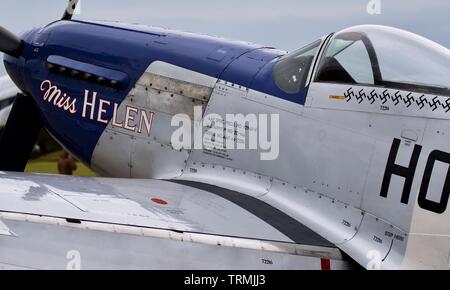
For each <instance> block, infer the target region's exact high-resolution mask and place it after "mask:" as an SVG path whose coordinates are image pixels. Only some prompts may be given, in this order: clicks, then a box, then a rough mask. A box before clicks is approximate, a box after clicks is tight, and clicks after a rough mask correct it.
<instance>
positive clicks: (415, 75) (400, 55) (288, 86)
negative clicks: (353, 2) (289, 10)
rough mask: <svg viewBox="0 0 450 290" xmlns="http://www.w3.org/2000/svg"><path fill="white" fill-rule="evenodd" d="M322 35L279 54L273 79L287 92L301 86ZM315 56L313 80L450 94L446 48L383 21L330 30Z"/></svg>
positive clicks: (321, 41) (449, 72)
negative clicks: (280, 55) (284, 53)
mask: <svg viewBox="0 0 450 290" xmlns="http://www.w3.org/2000/svg"><path fill="white" fill-rule="evenodd" d="M322 43H323V39H322V40H318V41H315V42H313V43H312V44H310V45H307V46H305V47H303V48H301V49H299V50H296V51H294V52H292V53H289V54H287V55H285V56H283V57H282V58H280V59H279V60H278V62H277V63H276V65H275V67H274V80H275V83H276V84H277V86H278V87H279V88H280V89H281V90H283V91H284V92H286V93H290V94H295V93H298V92H300V91H301V90H302V89H303V88H305V87H306V86H307V85H308V84H307V75H308V73H309V72H310V70H311V69H312V67H313V59H314V58H315V57H316V56H317V54H318V53H319V51H320V47H321V45H322ZM322 50H323V51H324V52H323V53H321V54H322V55H321V56H320V59H319V60H318V69H317V70H316V74H315V76H314V79H313V80H314V81H315V82H328V83H342V84H353V85H365V86H377V87H386V88H393V89H399V90H408V91H414V92H420V93H424V94H437V95H445V96H450V50H449V49H447V48H445V47H443V46H441V45H439V44H437V43H435V42H433V41H431V40H428V39H426V38H424V37H421V36H418V35H416V34H413V33H410V32H407V31H404V30H401V29H397V28H392V27H386V26H378V25H363V26H355V27H351V28H348V29H345V30H342V31H340V32H338V33H335V34H333V35H332V36H331V39H330V40H328V41H327V42H326V44H325V47H324V49H322Z"/></svg>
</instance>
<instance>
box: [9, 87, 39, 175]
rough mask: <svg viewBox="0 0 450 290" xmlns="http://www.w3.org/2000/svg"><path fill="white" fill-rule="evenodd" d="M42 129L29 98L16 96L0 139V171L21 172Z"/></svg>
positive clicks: (34, 104) (36, 108)
mask: <svg viewBox="0 0 450 290" xmlns="http://www.w3.org/2000/svg"><path fill="white" fill-rule="evenodd" d="M41 128H42V124H41V121H40V119H39V108H38V107H37V105H36V103H35V102H34V100H33V99H32V98H31V96H27V95H23V94H18V95H17V98H16V100H15V102H14V105H13V108H12V110H11V113H10V115H9V119H8V122H7V123H6V126H5V128H4V130H3V134H2V136H1V139H0V170H1V171H12V172H23V171H24V170H25V167H26V165H27V162H28V159H29V157H30V155H31V152H32V151H33V147H34V145H35V144H36V140H37V138H38V135H39V131H40V130H41Z"/></svg>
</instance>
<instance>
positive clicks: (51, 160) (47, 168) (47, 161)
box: [25, 151, 96, 177]
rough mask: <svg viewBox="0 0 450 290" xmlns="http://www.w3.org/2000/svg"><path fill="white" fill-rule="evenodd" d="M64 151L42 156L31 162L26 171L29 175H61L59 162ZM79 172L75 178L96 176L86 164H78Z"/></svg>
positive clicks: (75, 174)
mask: <svg viewBox="0 0 450 290" xmlns="http://www.w3.org/2000/svg"><path fill="white" fill-rule="evenodd" d="M61 154H62V151H59V152H54V153H50V154H47V155H44V156H41V157H39V158H37V159H33V160H30V161H29V162H28V165H27V167H26V169H25V172H28V173H45V174H59V172H58V160H59V157H60V156H61ZM77 167H78V168H77V170H76V171H75V172H74V174H73V175H74V176H90V177H92V176H96V174H95V173H94V172H92V170H90V169H89V168H87V167H86V166H85V165H84V164H82V163H80V162H77Z"/></svg>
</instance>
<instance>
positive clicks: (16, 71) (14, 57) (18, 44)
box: [0, 27, 39, 92]
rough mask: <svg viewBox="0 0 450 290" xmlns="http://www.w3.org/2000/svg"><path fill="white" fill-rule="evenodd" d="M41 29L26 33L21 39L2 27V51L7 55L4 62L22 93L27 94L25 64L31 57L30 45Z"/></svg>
mask: <svg viewBox="0 0 450 290" xmlns="http://www.w3.org/2000/svg"><path fill="white" fill-rule="evenodd" d="M37 31H39V29H33V30H30V31H28V32H26V33H24V34H23V35H22V36H21V37H20V38H19V37H17V36H15V35H14V34H12V33H11V32H9V31H7V30H6V29H4V28H2V27H0V40H1V41H2V42H3V43H2V45H0V51H2V52H4V53H5V56H4V58H3V62H4V64H5V68H6V71H7V73H8V75H9V76H10V77H11V79H12V80H13V81H14V83H15V84H16V85H17V87H19V88H20V89H21V90H22V91H24V92H27V91H28V90H27V88H26V85H25V75H24V74H25V64H26V61H27V59H28V58H29V57H30V45H29V44H30V43H32V40H33V38H35V37H36V35H37Z"/></svg>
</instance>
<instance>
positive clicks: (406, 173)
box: [380, 139, 422, 204]
mask: <svg viewBox="0 0 450 290" xmlns="http://www.w3.org/2000/svg"><path fill="white" fill-rule="evenodd" d="M400 143H401V141H400V140H399V139H394V142H393V143H392V148H391V153H390V154H389V159H388V162H387V165H386V171H385V173H384V179H383V185H382V186H381V194H380V195H381V196H382V197H385V198H387V196H388V191H389V185H390V184H391V178H392V175H398V176H401V177H404V178H405V184H404V186H403V193H402V200H401V202H402V203H404V204H408V203H409V196H410V195H411V188H412V184H413V180H414V175H415V173H416V168H417V163H418V162H419V157H420V153H421V152H422V146H420V145H416V146H414V152H413V154H412V157H411V161H410V162H409V167H403V166H400V165H397V164H395V160H396V159H397V154H398V149H399V148H400Z"/></svg>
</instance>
